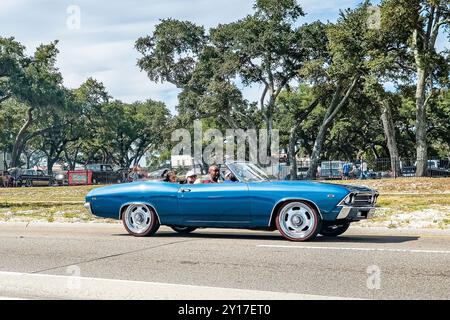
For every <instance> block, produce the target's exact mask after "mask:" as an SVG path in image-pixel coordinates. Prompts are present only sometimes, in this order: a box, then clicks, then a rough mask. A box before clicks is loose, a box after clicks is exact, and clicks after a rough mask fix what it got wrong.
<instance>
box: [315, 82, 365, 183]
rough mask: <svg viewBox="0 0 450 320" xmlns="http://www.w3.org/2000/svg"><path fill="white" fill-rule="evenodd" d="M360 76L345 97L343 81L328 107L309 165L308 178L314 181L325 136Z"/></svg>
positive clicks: (338, 84)
mask: <svg viewBox="0 0 450 320" xmlns="http://www.w3.org/2000/svg"><path fill="white" fill-rule="evenodd" d="M359 78H360V75H358V74H357V75H355V77H354V78H353V80H352V82H351V84H350V86H349V87H348V88H347V91H346V92H345V95H344V96H343V97H341V95H342V92H343V91H344V88H343V84H342V81H339V82H338V83H337V85H336V89H335V91H334V94H333V98H332V99H331V102H330V104H329V105H328V108H327V111H326V113H325V116H324V118H323V122H322V124H321V126H320V128H319V133H318V134H317V137H316V141H315V142H314V147H313V151H312V153H311V162H310V165H309V169H308V172H307V174H306V175H307V177H308V178H309V179H312V178H314V177H315V176H316V172H317V166H318V164H319V160H320V154H321V152H322V146H323V142H324V141H325V134H326V132H327V130H328V127H329V126H330V124H331V123H332V121H333V120H334V119H335V118H336V117H337V115H338V114H339V111H341V109H342V108H343V107H344V105H345V104H346V103H347V101H348V99H349V98H350V95H351V94H352V93H353V90H354V89H355V87H356V85H357V84H358V81H359Z"/></svg>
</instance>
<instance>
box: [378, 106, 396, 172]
mask: <svg viewBox="0 0 450 320" xmlns="http://www.w3.org/2000/svg"><path fill="white" fill-rule="evenodd" d="M381 104H382V106H383V112H382V113H381V122H382V123H383V129H384V136H385V138H386V144H387V147H388V150H389V156H390V158H391V170H392V174H393V175H394V177H399V176H400V174H401V172H400V161H399V154H398V148H397V140H396V138H395V126H394V121H393V120H392V112H391V107H390V105H389V102H387V101H383V102H381Z"/></svg>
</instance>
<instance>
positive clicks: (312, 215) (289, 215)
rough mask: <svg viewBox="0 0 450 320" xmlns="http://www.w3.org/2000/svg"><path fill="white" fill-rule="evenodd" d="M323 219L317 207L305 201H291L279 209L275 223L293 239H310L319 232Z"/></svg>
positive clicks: (284, 234)
mask: <svg viewBox="0 0 450 320" xmlns="http://www.w3.org/2000/svg"><path fill="white" fill-rule="evenodd" d="M321 223H322V220H321V218H320V215H319V212H318V211H317V209H315V208H313V207H312V206H311V205H309V204H308V203H306V202H303V201H289V202H286V203H285V204H283V206H281V208H280V209H279V210H278V213H277V217H276V220H275V224H276V226H277V229H278V231H279V232H280V233H281V235H282V236H283V237H284V238H286V239H288V240H291V241H308V240H312V239H314V238H315V237H316V236H317V234H318V233H319V230H320V227H321Z"/></svg>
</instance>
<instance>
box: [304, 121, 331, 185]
mask: <svg viewBox="0 0 450 320" xmlns="http://www.w3.org/2000/svg"><path fill="white" fill-rule="evenodd" d="M327 129H328V125H327V124H322V125H321V126H320V128H319V133H318V134H317V137H316V141H314V147H313V151H312V153H311V162H310V164H309V168H308V172H307V174H306V175H307V177H308V178H309V179H314V178H315V177H316V173H317V167H318V165H319V160H320V154H321V153H322V146H323V142H324V141H325V132H326V131H327Z"/></svg>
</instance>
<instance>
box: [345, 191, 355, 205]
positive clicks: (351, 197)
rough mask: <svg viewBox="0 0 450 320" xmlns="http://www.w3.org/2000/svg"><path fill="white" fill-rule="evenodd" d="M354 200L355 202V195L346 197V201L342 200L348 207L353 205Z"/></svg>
mask: <svg viewBox="0 0 450 320" xmlns="http://www.w3.org/2000/svg"><path fill="white" fill-rule="evenodd" d="M354 200H355V194H353V193H350V194H349V195H348V196H346V197H345V198H344V200H342V203H343V204H345V205H346V206H350V205H352V204H353V201H354Z"/></svg>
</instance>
